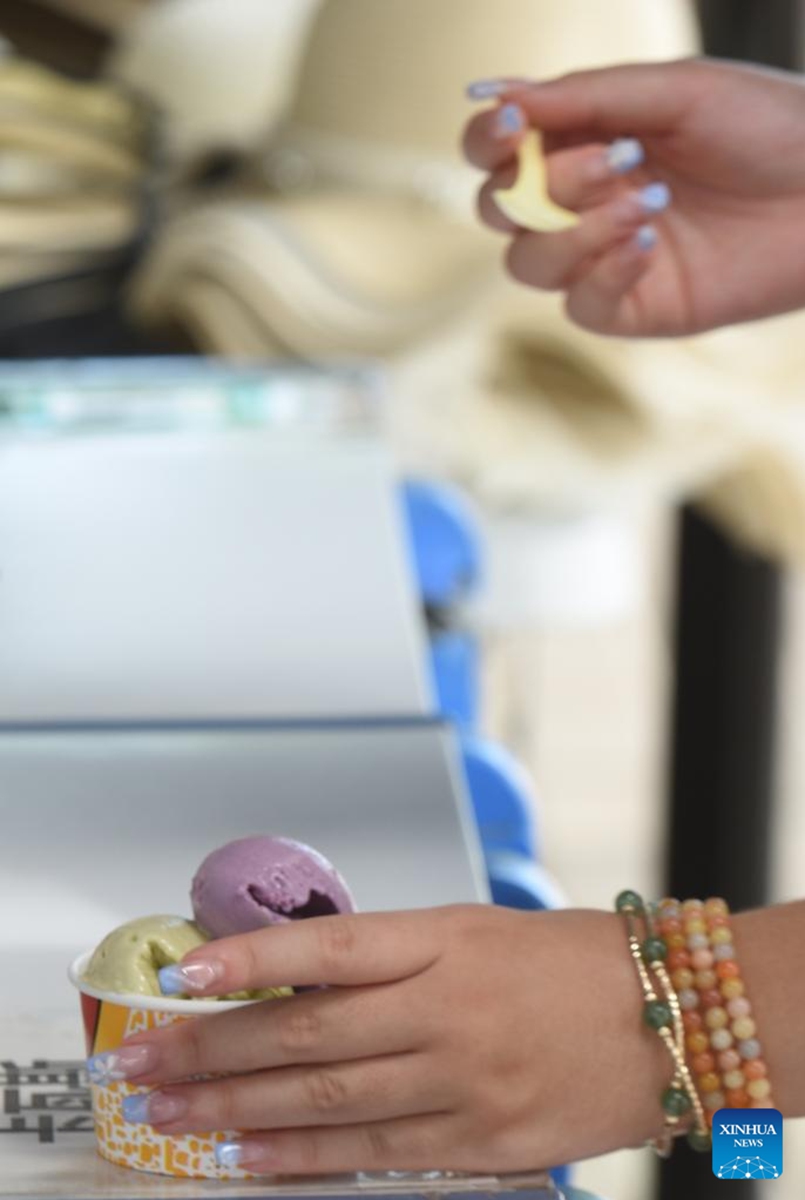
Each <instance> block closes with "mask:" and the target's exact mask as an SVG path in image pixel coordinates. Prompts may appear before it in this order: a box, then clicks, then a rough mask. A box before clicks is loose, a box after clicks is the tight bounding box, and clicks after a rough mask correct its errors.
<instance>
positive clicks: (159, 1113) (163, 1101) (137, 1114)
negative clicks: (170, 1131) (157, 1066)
mask: <svg viewBox="0 0 805 1200" xmlns="http://www.w3.org/2000/svg"><path fill="white" fill-rule="evenodd" d="M187 1109H188V1103H187V1100H185V1098H184V1096H165V1095H163V1094H162V1093H161V1092H145V1093H143V1094H141V1095H137V1096H124V1097H123V1103H122V1104H121V1106H120V1110H121V1112H122V1113H123V1120H124V1121H126V1122H128V1124H129V1125H167V1124H168V1122H169V1121H178V1120H179V1119H180V1118H181V1117H183V1116H184V1115H185V1113H186V1112H187Z"/></svg>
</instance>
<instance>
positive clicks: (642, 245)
mask: <svg viewBox="0 0 805 1200" xmlns="http://www.w3.org/2000/svg"><path fill="white" fill-rule="evenodd" d="M634 240H635V243H636V245H637V246H638V247H639V249H641V250H653V249H654V247H655V246H656V245H657V242H658V240H659V238H658V236H657V230H656V229H654V227H653V226H651V225H641V226H640V228H639V229H638V231H637V233H636V234H635V238H634Z"/></svg>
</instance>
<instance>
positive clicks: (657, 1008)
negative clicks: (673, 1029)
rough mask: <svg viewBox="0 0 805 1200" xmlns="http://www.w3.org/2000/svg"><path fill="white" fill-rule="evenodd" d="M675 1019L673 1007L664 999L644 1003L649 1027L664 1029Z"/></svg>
mask: <svg viewBox="0 0 805 1200" xmlns="http://www.w3.org/2000/svg"><path fill="white" fill-rule="evenodd" d="M680 1003H681V999H680ZM726 1015H727V1014H726V1013H724V1016H726ZM673 1019H674V1018H673V1014H672V1012H671V1007H670V1005H669V1004H666V1002H665V1001H664V1000H649V1001H648V1002H647V1003H646V1004H644V1005H643V1020H644V1021H645V1023H646V1024H647V1025H648V1027H649V1029H664V1028H665V1026H666V1025H671V1024H673Z"/></svg>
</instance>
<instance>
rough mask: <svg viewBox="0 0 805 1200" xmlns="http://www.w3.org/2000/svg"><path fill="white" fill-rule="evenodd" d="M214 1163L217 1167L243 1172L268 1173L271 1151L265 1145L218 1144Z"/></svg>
mask: <svg viewBox="0 0 805 1200" xmlns="http://www.w3.org/2000/svg"><path fill="white" fill-rule="evenodd" d="M215 1161H216V1162H217V1164H218V1166H219V1167H224V1168H225V1169H230V1170H231V1169H234V1168H235V1167H240V1168H241V1169H245V1170H263V1171H270V1170H271V1168H272V1165H273V1164H272V1162H271V1150H270V1147H269V1146H268V1145H267V1144H266V1143H265V1142H261V1143H260V1145H259V1146H255V1145H250V1144H249V1143H248V1142H219V1143H218V1145H217V1146H216V1147H215Z"/></svg>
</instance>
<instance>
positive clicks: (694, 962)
mask: <svg viewBox="0 0 805 1200" xmlns="http://www.w3.org/2000/svg"><path fill="white" fill-rule="evenodd" d="M690 965H691V966H692V967H693V969H694V971H706V970H708V969H709V968H710V967H712V965H713V954H712V951H710V950H694V951H693V953H692V954H691V956H690Z"/></svg>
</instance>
